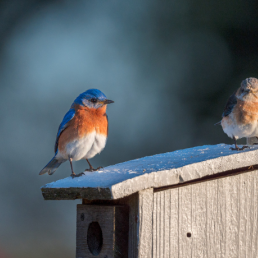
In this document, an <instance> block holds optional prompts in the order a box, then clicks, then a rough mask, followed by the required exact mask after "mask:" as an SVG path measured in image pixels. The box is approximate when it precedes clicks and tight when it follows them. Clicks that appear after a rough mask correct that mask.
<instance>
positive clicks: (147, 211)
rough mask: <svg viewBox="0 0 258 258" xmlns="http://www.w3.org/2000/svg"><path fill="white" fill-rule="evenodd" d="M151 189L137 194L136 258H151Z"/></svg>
mask: <svg viewBox="0 0 258 258" xmlns="http://www.w3.org/2000/svg"><path fill="white" fill-rule="evenodd" d="M152 214H153V188H150V189H147V190H142V191H140V192H139V220H138V223H139V246H138V258H152V223H153V221H152Z"/></svg>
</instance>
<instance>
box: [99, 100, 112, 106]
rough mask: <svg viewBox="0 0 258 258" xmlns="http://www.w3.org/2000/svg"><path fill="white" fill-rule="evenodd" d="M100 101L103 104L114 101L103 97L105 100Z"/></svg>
mask: <svg viewBox="0 0 258 258" xmlns="http://www.w3.org/2000/svg"><path fill="white" fill-rule="evenodd" d="M102 103H103V104H104V105H107V104H111V103H114V101H113V100H110V99H105V100H103V101H102Z"/></svg>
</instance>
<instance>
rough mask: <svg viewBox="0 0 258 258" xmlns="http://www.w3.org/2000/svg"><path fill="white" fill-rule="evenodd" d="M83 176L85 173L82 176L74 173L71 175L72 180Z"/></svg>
mask: <svg viewBox="0 0 258 258" xmlns="http://www.w3.org/2000/svg"><path fill="white" fill-rule="evenodd" d="M82 175H84V173H83V172H82V173H80V174H75V173H72V174H71V177H72V178H75V177H79V176H82Z"/></svg>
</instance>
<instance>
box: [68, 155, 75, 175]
mask: <svg viewBox="0 0 258 258" xmlns="http://www.w3.org/2000/svg"><path fill="white" fill-rule="evenodd" d="M69 162H70V166H71V170H72V174H71V177H72V178H74V176H76V174H75V173H74V171H73V163H72V159H71V158H70V157H69Z"/></svg>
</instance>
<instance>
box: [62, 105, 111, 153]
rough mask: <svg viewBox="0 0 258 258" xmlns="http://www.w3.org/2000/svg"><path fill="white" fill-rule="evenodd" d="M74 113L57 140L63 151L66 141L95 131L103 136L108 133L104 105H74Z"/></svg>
mask: <svg viewBox="0 0 258 258" xmlns="http://www.w3.org/2000/svg"><path fill="white" fill-rule="evenodd" d="M73 108H74V109H75V115H74V117H73V119H72V120H71V121H69V122H68V123H67V128H66V129H65V130H64V131H63V132H62V134H61V135H60V138H59V141H58V149H59V150H60V151H63V150H64V149H65V146H66V144H67V143H69V142H72V141H74V140H77V139H80V138H83V137H85V136H86V135H87V134H90V133H92V132H94V131H95V132H96V133H98V134H102V135H104V136H107V135H108V120H107V115H106V106H103V107H101V108H98V109H94V108H88V107H82V106H80V105H74V107H73Z"/></svg>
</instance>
